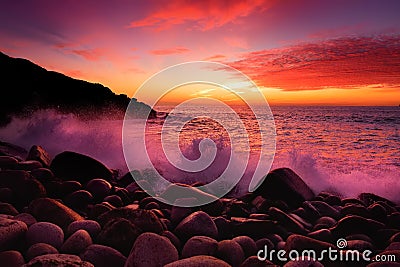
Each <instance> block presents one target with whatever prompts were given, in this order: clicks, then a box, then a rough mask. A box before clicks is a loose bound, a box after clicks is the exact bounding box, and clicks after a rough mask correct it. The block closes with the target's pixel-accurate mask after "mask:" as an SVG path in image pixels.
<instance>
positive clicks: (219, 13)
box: [129, 0, 272, 31]
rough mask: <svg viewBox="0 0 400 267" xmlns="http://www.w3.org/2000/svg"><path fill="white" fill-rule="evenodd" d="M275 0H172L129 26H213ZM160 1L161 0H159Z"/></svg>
mask: <svg viewBox="0 0 400 267" xmlns="http://www.w3.org/2000/svg"><path fill="white" fill-rule="evenodd" d="M271 2H272V1H267V0H248V1H213V0H203V1H187V0H171V1H165V3H162V4H158V5H154V8H152V10H151V11H150V14H148V15H147V16H146V17H144V18H142V19H139V20H134V21H132V22H131V23H130V25H129V27H131V28H137V27H153V28H155V29H156V30H164V29H166V28H169V27H171V26H173V25H179V24H184V23H187V22H192V23H194V24H195V25H196V27H197V28H200V29H201V30H204V31H206V30H210V29H213V28H218V27H221V26H223V25H226V24H228V23H230V22H233V21H235V20H236V19H238V18H242V17H246V16H249V15H250V14H252V13H253V12H255V11H260V10H264V9H266V8H268V7H269V6H270V5H271ZM158 3H160V2H158Z"/></svg>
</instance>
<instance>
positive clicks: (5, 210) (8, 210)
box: [0, 202, 19, 216]
mask: <svg viewBox="0 0 400 267" xmlns="http://www.w3.org/2000/svg"><path fill="white" fill-rule="evenodd" d="M18 213H19V212H18V210H17V209H16V208H14V206H13V205H11V204H10V203H3V202H0V214H7V215H11V216H15V215H17V214H18Z"/></svg>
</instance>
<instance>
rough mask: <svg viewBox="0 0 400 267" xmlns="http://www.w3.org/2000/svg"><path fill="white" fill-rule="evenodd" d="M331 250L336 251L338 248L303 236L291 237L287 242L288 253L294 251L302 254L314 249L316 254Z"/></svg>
mask: <svg viewBox="0 0 400 267" xmlns="http://www.w3.org/2000/svg"><path fill="white" fill-rule="evenodd" d="M329 248H332V249H336V246H334V245H332V244H330V243H327V242H323V241H319V240H316V239H313V238H310V237H306V236H302V235H291V236H289V237H288V239H287V240H286V246H285V250H286V252H289V251H292V250H297V251H298V252H301V251H303V250H306V249H312V250H315V252H316V253H321V251H322V250H327V249H329Z"/></svg>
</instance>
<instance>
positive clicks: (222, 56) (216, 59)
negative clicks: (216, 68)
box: [204, 54, 226, 61]
mask: <svg viewBox="0 0 400 267" xmlns="http://www.w3.org/2000/svg"><path fill="white" fill-rule="evenodd" d="M223 59H226V56H224V55H221V54H217V55H213V56H210V57H207V58H205V59H204V60H205V61H218V60H223Z"/></svg>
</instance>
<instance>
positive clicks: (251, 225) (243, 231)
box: [230, 218, 288, 239]
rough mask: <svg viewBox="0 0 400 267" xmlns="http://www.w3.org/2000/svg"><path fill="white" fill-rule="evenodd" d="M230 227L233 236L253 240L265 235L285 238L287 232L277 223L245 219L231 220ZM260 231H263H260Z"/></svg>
mask: <svg viewBox="0 0 400 267" xmlns="http://www.w3.org/2000/svg"><path fill="white" fill-rule="evenodd" d="M230 227H231V229H232V233H233V235H234V236H240V235H246V236H249V237H251V238H254V239H259V238H263V237H265V235H266V234H278V235H280V236H287V235H288V232H287V230H286V229H284V228H283V227H282V226H280V225H279V224H278V222H277V221H272V220H257V219H247V218H232V219H231V222H230ZM260 229H263V230H262V231H260Z"/></svg>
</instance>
